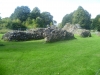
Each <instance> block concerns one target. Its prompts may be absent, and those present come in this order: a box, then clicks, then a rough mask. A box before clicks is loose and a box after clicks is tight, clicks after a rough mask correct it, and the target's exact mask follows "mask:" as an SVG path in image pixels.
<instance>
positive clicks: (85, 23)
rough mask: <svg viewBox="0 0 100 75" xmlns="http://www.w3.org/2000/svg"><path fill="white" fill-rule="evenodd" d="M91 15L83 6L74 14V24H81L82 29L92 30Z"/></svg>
mask: <svg viewBox="0 0 100 75" xmlns="http://www.w3.org/2000/svg"><path fill="white" fill-rule="evenodd" d="M90 20H91V15H90V14H89V13H88V12H87V11H86V10H84V9H83V8H82V7H81V6H79V7H78V9H77V10H76V11H75V12H74V14H73V21H72V22H73V24H80V26H81V27H82V28H86V29H90V23H91V21H90Z"/></svg>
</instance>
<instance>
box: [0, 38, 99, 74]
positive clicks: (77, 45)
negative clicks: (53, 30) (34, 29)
mask: <svg viewBox="0 0 100 75" xmlns="http://www.w3.org/2000/svg"><path fill="white" fill-rule="evenodd" d="M1 43H2V44H4V45H5V46H0V75H95V74H96V72H97V71H98V70H99V69H100V45H99V43H100V38H99V37H97V36H93V37H91V38H80V37H77V39H75V40H70V41H60V42H56V43H48V44H46V43H44V41H43V40H39V41H27V42H4V41H2V42H1Z"/></svg>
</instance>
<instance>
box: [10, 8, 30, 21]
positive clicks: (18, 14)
mask: <svg viewBox="0 0 100 75" xmlns="http://www.w3.org/2000/svg"><path fill="white" fill-rule="evenodd" d="M29 14H30V8H29V7H28V6H21V7H19V6H18V7H17V8H15V11H14V13H12V15H11V16H10V17H11V19H19V20H21V21H22V22H23V21H25V20H26V19H27V17H28V16H29Z"/></svg>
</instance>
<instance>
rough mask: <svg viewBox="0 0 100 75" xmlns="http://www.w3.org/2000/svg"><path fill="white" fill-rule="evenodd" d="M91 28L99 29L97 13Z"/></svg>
mask: <svg viewBox="0 0 100 75" xmlns="http://www.w3.org/2000/svg"><path fill="white" fill-rule="evenodd" d="M92 28H93V29H96V30H98V31H100V15H97V16H96V18H95V19H93V22H92Z"/></svg>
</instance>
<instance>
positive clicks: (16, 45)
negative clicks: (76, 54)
mask: <svg viewBox="0 0 100 75" xmlns="http://www.w3.org/2000/svg"><path fill="white" fill-rule="evenodd" d="M73 40H75V39H70V40H60V41H56V42H51V43H46V42H45V41H44V40H32V41H22V42H1V44H2V45H1V46H0V51H7V52H9V51H10V52H13V51H20V52H24V51H36V50H42V49H43V48H45V49H49V48H50V47H51V48H52V46H56V45H59V44H61V43H64V42H65V43H66V42H67V43H68V42H69V41H73Z"/></svg>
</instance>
